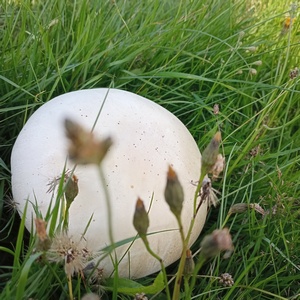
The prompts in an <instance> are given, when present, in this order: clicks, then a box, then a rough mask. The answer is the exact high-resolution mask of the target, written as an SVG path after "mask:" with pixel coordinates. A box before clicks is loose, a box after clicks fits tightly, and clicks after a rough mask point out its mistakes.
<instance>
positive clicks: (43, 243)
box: [34, 218, 51, 251]
mask: <svg viewBox="0 0 300 300" xmlns="http://www.w3.org/2000/svg"><path fill="white" fill-rule="evenodd" d="M34 223H35V228H36V235H37V237H38V240H37V245H36V250H37V251H47V250H48V249H49V248H50V246H51V240H50V238H49V236H48V234H47V231H46V226H47V222H46V221H44V220H43V219H39V218H36V219H35V220H34Z"/></svg>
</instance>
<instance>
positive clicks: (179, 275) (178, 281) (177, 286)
mask: <svg viewBox="0 0 300 300" xmlns="http://www.w3.org/2000/svg"><path fill="white" fill-rule="evenodd" d="M203 171H205V170H202V172H201V175H200V178H199V181H198V185H197V188H196V191H195V194H194V205H193V217H192V219H191V222H190V226H189V229H188V233H187V236H186V237H185V238H183V239H182V254H181V258H180V262H179V267H178V271H177V274H176V278H175V286H174V291H173V297H172V299H173V300H178V299H179V294H180V285H181V279H182V275H183V270H184V265H185V261H186V250H187V248H188V244H189V240H190V237H191V234H192V229H193V227H194V224H195V221H196V216H197V199H198V195H199V192H200V190H201V186H202V181H203V179H204V177H205V175H206V172H203ZM177 221H178V218H177ZM178 225H179V228H182V224H181V222H178ZM181 234H183V232H181Z"/></svg>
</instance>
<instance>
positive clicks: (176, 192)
mask: <svg viewBox="0 0 300 300" xmlns="http://www.w3.org/2000/svg"><path fill="white" fill-rule="evenodd" d="M165 199H166V202H167V203H168V205H169V207H170V210H171V211H172V213H173V214H174V215H175V216H176V217H177V218H179V217H180V215H181V211H182V206H183V200H184V194H183V188H182V185H181V184H180V182H179V180H178V177H177V174H176V172H175V171H174V170H173V168H172V167H171V166H169V169H168V174H167V184H166V188H165Z"/></svg>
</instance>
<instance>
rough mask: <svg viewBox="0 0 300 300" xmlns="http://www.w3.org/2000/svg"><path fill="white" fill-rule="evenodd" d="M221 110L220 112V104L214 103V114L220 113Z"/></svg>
mask: <svg viewBox="0 0 300 300" xmlns="http://www.w3.org/2000/svg"><path fill="white" fill-rule="evenodd" d="M219 112H220V107H219V104H215V105H214V114H215V115H218V114H219Z"/></svg>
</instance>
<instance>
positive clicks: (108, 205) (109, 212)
mask: <svg viewBox="0 0 300 300" xmlns="http://www.w3.org/2000/svg"><path fill="white" fill-rule="evenodd" d="M98 170H99V176H100V181H101V183H102V186H103V190H104V199H105V202H106V211H107V222H108V236H109V242H110V246H111V249H114V248H115V242H114V237H113V224H112V208H111V201H110V195H109V191H108V188H107V185H106V180H105V175H104V172H103V170H102V167H101V165H99V167H98ZM117 268H118V264H117V263H114V269H115V272H114V289H113V295H112V299H113V300H116V299H117V288H116V286H117V280H118V269H117Z"/></svg>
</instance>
